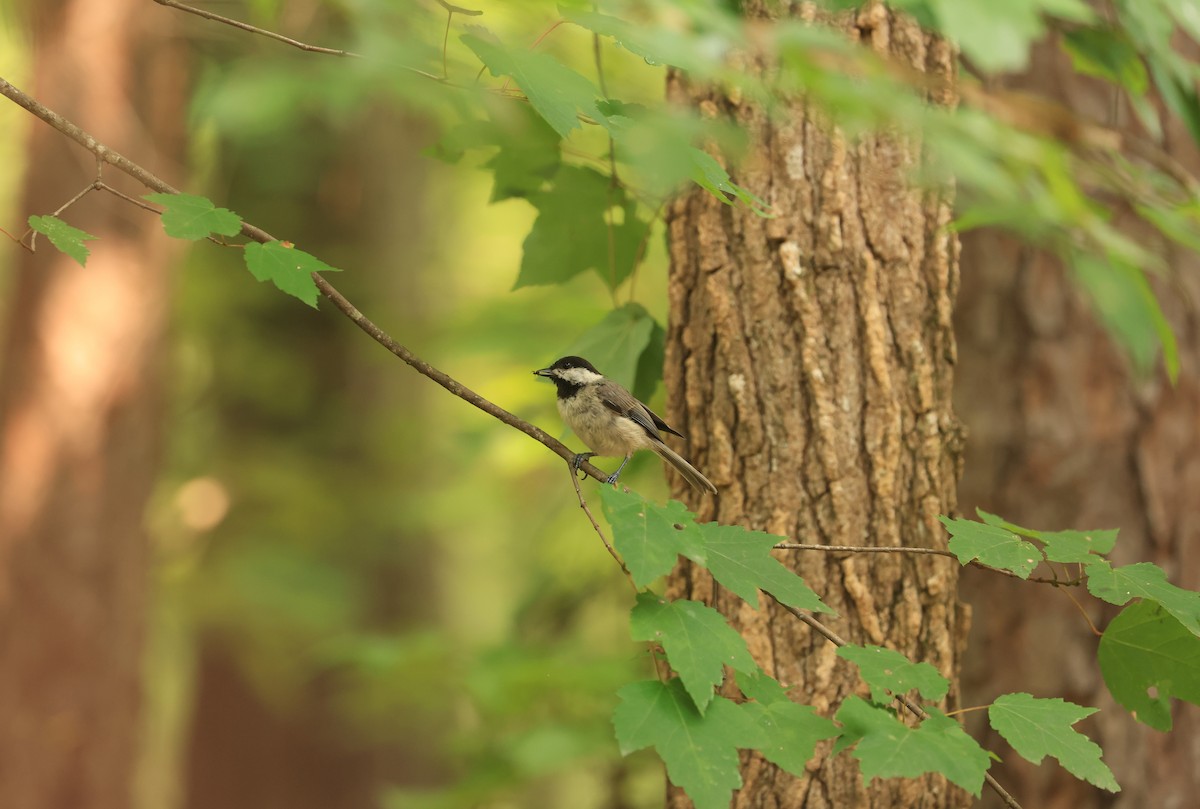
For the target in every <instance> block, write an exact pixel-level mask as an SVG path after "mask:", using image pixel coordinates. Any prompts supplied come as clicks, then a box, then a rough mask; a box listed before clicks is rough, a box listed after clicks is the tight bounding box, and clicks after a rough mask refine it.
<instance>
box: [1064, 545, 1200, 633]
mask: <svg viewBox="0 0 1200 809" xmlns="http://www.w3.org/2000/svg"><path fill="white" fill-rule="evenodd" d="M1086 570H1087V586H1088V592H1090V593H1091V594H1092V595H1094V596H1096V598H1102V599H1104V600H1105V601H1107V602H1108V603H1110V604H1116V605H1118V606H1123V605H1125V604H1127V603H1129V600H1130V599H1133V598H1146V599H1150V600H1151V601H1157V602H1158V603H1159V604H1162V606H1163V608H1164V609H1165V610H1167V612H1169V613H1171V614H1172V615H1174V616H1175V617H1176V618H1177V619H1178V620H1179V622H1180V623H1181V624H1183V625H1184V626H1185V627H1187V628H1188V631H1190V632H1191V633H1192V634H1194V635H1200V593H1197V592H1194V591H1192V590H1184V589H1183V588H1182V587H1176V586H1175V585H1173V584H1171V583H1170V582H1169V581H1167V574H1166V573H1165V572H1164V571H1163V569H1162V568H1161V567H1159V566H1158V565H1155V564H1151V563H1150V562H1138V563H1137V564H1134V565H1124V566H1123V567H1113V566H1112V565H1111V564H1110V563H1109V562H1108V561H1107V560H1103V559H1100V560H1097V561H1094V562H1092V563H1091V564H1089V565H1088V566H1087V568H1086Z"/></svg>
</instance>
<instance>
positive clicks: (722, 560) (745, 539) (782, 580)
mask: <svg viewBox="0 0 1200 809" xmlns="http://www.w3.org/2000/svg"><path fill="white" fill-rule="evenodd" d="M698 527H699V529H700V536H701V538H702V542H703V547H704V549H705V556H706V557H707V561H706V562H705V563H704V565H705V567H707V568H708V569H709V571H710V572H711V573H712V574H713V576H714V577H715V578H716V580H717V581H719V582H720V583H721V584H722V585H724V586H725V587H727V588H729V589H730V590H732V591H733V592H734V593H736V594H737V595H738V596H740V597H741V598H742V599H743V600H744V601H745V602H746V603H748V604H750V605H751V606H752V607H755V608H757V607H758V591H759V590H764V591H766V592H768V593H770V594H771V595H773V596H774V597H775V598H777V599H779V601H780V602H782V603H784V604H787V605H788V606H791V607H797V608H799V609H805V610H812V611H813V612H829V613H832V612H833V610H831V609H830V608H829V607H827V606H825V604H824V602H822V601H821V599H820V597H819V596H818V595H817V594H816V593H814V592H813V591H812V589H811V588H810V587H809V586H808V585H807V584H805V583H804V580H803V579H801V578H800V577H799V576H797V575H796V574H795V573H793V572H792V571H790V570H788V569H787V568H786V567H784V565H783V564H782V563H781V562H780V561H779V560H778V559H776V558H775V557H773V556H771V549H772V548H773V547H774V546H775V545H776V544H777V543H778V542H779V537H777V536H774V535H773V534H764V533H762V532H761V531H750V530H747V529H745V528H742V527H741V526H737V525H717V524H716V523H705V524H704V525H701V526H698Z"/></svg>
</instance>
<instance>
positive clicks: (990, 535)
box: [938, 517, 1042, 579]
mask: <svg viewBox="0 0 1200 809" xmlns="http://www.w3.org/2000/svg"><path fill="white" fill-rule="evenodd" d="M938 519H939V520H941V521H942V525H944V526H946V530H947V531H949V532H950V534H951V538H950V551H951V552H952V553H953V554H954V555H955V556H957V557H958V561H959V562H960V563H962V564H964V565H965V564H967V563H969V562H972V561H974V560H976V559H978V560H979V561H980V562H982V563H983V564H985V565H990V566H991V567H998V568H1000V569H1001V570H1011V571H1012V572H1013V573H1016V574H1017V575H1018V576H1020V577H1021V578H1022V579H1027V578H1029V574H1030V573H1032V572H1033V569H1034V568H1035V567H1037V566H1038V563H1039V562H1041V561H1042V552H1041V551H1040V550H1038V549H1037V547H1036V546H1035V545H1034V544H1033V543H1032V542H1027V541H1025V540H1023V539H1021V538H1020V537H1019V536H1017V535H1016V534H1015V533H1014V532H1012V531H1010V530H1008V529H1007V528H1001V527H999V526H995V525H986V524H984V523H979V522H975V521H974V520H964V519H954V520H952V519H950V518H949V517H938Z"/></svg>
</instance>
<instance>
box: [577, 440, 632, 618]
mask: <svg viewBox="0 0 1200 809" xmlns="http://www.w3.org/2000/svg"><path fill="white" fill-rule="evenodd" d="M567 471H568V472H569V473H570V475H571V485H573V486H574V487H575V496H576V497H578V498H579V507H580V508H581V509H583V513H584V514H586V515H587V518H588V521H589V522H591V524H592V528H593V529H594V530H595V531H596V535H597V536H599V537H600V541H601V542H603V543H604V549H605V550H606V551H608V555H609V556H611V557H612V558H613V560H614V561H615V562H616V563H617V564H618V565H620V566H621V572H622V573H624V574H625V578H626V580H627V581H628V582H629V586H630V587H632V588H633V595H634V597H636V596H637V593H638V588H637V585H636V584H634V582H633V574H632V573H630V572H629V568H628V567H626V566H625V560H623V559H622V558H621V556H620V554H618V553H617V549H616V548H614V547H613V546H612V543H611V542H609V541H608V537H606V536H605V535H604V531H603V530H602V529H601V528H600V523H598V522H597V521H596V516H595V515H594V514H592V510H591V509H590V508H588V504H587V500H584V499H583V490H582V489H580V488H579V478H578V477H577V476H576V475H575V463H574V461H567Z"/></svg>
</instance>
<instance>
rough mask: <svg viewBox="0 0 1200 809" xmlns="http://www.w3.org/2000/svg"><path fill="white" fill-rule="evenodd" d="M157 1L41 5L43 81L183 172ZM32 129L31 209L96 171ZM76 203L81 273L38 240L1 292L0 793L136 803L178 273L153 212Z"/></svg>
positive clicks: (42, 95) (89, 124) (24, 798)
mask: <svg viewBox="0 0 1200 809" xmlns="http://www.w3.org/2000/svg"><path fill="white" fill-rule="evenodd" d="M145 9H146V3H144V2H142V1H141V0H105V2H103V3H96V2H90V1H89V0H39V2H29V3H27V4H26V5H25V7H24V8H23V9H22V11H23V12H24V13H25V14H27V15H28V16H29V17H30V19H31V22H32V23H33V26H32V27H33V30H34V32H35V33H34V40H33V46H34V54H33V58H34V63H33V66H32V74H33V75H34V76H35V82H34V84H33V86H32V87H31V88H30V90H31V91H32V94H33V95H34V96H36V97H37V98H38V99H39V100H41V101H42V102H43V103H45V104H46V105H48V106H49V107H51V108H52V109H54V110H56V111H57V112H60V113H62V114H63V115H65V116H67V117H68V118H69V119H71V120H72V121H75V122H77V123H78V124H80V125H81V126H83V127H85V128H86V129H88V130H89V131H90V132H92V133H93V134H95V135H96V137H98V138H99V139H100V140H101V141H102V142H104V143H105V144H107V145H109V146H112V147H114V148H116V149H118V150H120V151H122V152H126V153H129V154H136V155H140V156H141V157H142V158H143V159H145V160H147V162H148V163H149V164H150V165H152V166H153V167H154V168H155V170H156V171H159V172H161V173H162V174H163V175H164V176H165V177H167V178H168V179H169V180H170V181H177V180H178V174H179V172H178V170H177V164H176V162H175V161H176V160H177V159H178V158H179V157H180V156H181V154H182V151H183V145H184V138H183V130H182V122H183V112H184V103H185V100H186V98H187V95H186V88H185V86H184V74H185V65H184V61H183V58H182V57H183V54H182V53H181V52H180V51H179V50H178V49H177V48H176V47H175V46H174V43H171V42H170V41H169V39H167V38H166V37H164V36H163V32H162V31H161V30H159V31H156V32H154V35H153V36H149V35H148V32H147V31H146V29H145V28H144V25H143V24H144V22H145V14H144V13H143V12H144V11H145ZM29 132H30V137H29V140H28V149H27V154H26V156H25V158H24V159H23V162H24V163H25V164H26V165H28V166H29V169H28V173H27V175H26V177H25V184H24V189H25V190H24V193H23V195H22V202H21V206H20V208H19V210H20V211H22V219H23V218H24V215H26V214H48V213H51V212H53V211H54V210H55V209H57V208H58V207H59V206H61V205H62V204H63V203H65V202H66V201H67V200H68V199H70V198H71V196H72V195H74V194H75V193H76V192H77V191H79V190H81V189H83V188H84V187H86V186H87V185H88V184H89V183H91V182H92V180H93V179H94V177H95V174H96V165H95V161H94V160H93V159H92V158H91V156H90V155H89V154H88V153H87V152H85V151H83V150H82V149H80V148H79V147H78V146H76V145H74V144H72V143H70V142H68V141H67V140H66V139H65V138H64V137H63V136H62V135H60V134H59V133H57V132H55V131H53V130H51V129H50V128H49V127H47V126H44V125H42V124H41V123H37V122H33V121H32V120H31V121H30V130H29ZM110 174H116V172H110ZM110 174H106V175H105V179H106V180H108V181H110V182H112V183H113V184H114V185H117V186H120V187H123V188H129V190H130V191H131V192H132V193H141V190H140V189H136V188H132V187H130V186H129V184H127V183H122V182H121V180H119V179H118V178H116V177H112V176H110ZM62 216H63V218H64V219H66V220H67V221H68V222H70V223H71V224H72V225H74V226H76V227H79V228H82V229H84V230H86V231H88V232H89V233H91V234H93V235H95V236H97V237H98V241H96V242H92V255H91V257H90V258H89V259H88V262H87V266H86V267H80V266H79V265H78V264H76V263H75V262H74V261H73V260H72V259H70V258H68V257H67V256H65V255H63V254H62V253H59V252H58V251H56V250H55V249H54V248H53V247H52V246H51V245H50V244H49V243H48V242H47V241H46V239H44V238H39V240H38V252H37V253H36V254H28V253H20V256H19V258H18V259H16V261H15V262H14V263H15V276H14V277H13V278H12V279H11V280H10V284H9V287H8V293H7V304H8V312H7V320H6V321H5V323H6V326H7V333H6V334H5V339H4V346H3V355H2V357H3V359H2V362H3V367H2V369H0V717H3V721H0V806H5V807H14V809H15V807H21V809H43V808H44V809H51V808H53V809H61V807H67V806H75V807H88V809H127V807H128V806H129V805H130V802H131V800H132V775H133V770H134V767H135V763H136V758H137V749H138V730H139V722H140V718H141V712H140V706H141V693H140V687H141V676H140V669H141V664H142V652H143V638H144V624H145V620H146V615H145V612H146V608H147V576H148V572H149V568H150V554H149V549H148V547H147V541H146V531H145V528H144V513H145V506H146V503H147V500H148V498H149V496H150V493H151V490H152V487H153V484H154V480H155V474H156V472H157V470H158V466H159V460H160V455H161V452H160V449H161V445H162V417H163V406H162V405H163V395H162V389H163V379H164V370H165V369H164V365H163V360H164V352H163V344H164V340H163V338H164V324H165V310H166V303H167V297H168V291H169V286H170V278H169V274H168V273H167V271H166V270H167V268H168V267H169V266H170V263H171V258H172V256H173V255H175V254H176V252H177V251H176V250H175V249H174V248H173V247H172V246H171V245H169V244H168V241H169V240H168V239H166V237H165V236H163V235H162V233H161V230H160V229H159V228H157V227H154V226H153V225H154V222H153V220H152V217H151V216H150V215H149V214H147V213H146V212H144V211H141V210H138V209H137V208H134V207H132V206H129V205H126V204H124V203H119V202H116V200H115V198H113V197H110V196H107V195H104V194H102V193H100V192H94V193H92V194H90V195H89V196H87V197H86V198H84V199H83V200H82V201H81V202H79V203H77V204H75V205H74V206H72V207H71V208H69V209H68V210H67V211H65V212H64V213H63V215H62ZM19 252H20V251H14V253H19Z"/></svg>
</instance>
